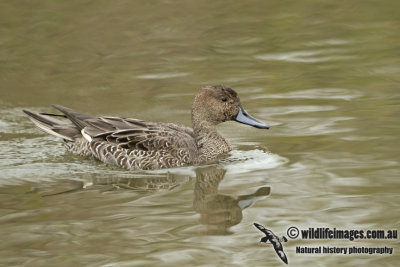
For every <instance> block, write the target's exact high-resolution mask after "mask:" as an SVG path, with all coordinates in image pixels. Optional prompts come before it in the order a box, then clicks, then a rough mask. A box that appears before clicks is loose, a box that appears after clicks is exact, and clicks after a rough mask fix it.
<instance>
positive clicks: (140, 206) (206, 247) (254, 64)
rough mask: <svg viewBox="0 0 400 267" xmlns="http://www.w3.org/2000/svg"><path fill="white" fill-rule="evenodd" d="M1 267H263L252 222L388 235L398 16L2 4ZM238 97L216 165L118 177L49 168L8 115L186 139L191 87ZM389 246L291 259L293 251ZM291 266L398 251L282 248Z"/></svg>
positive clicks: (324, 8) (57, 156)
mask: <svg viewBox="0 0 400 267" xmlns="http://www.w3.org/2000/svg"><path fill="white" fill-rule="evenodd" d="M0 6H1V8H0V10H1V11H0V12H1V16H0V81H1V83H0V95H1V99H0V129H1V131H0V158H1V160H0V203H1V204H0V221H1V224H0V234H1V236H2V240H3V242H2V243H1V244H0V264H1V265H4V266H55V265H57V266H72V265H76V266H146V265H158V266H176V265H177V264H180V265H182V266H269V265H271V266H275V265H279V264H283V263H282V262H281V261H280V260H279V258H278V257H277V255H276V254H275V252H274V250H273V249H272V247H271V245H265V244H259V243H258V241H259V239H260V238H261V237H262V233H261V232H259V231H258V230H257V229H255V228H254V227H253V225H252V224H253V223H254V222H258V223H261V224H263V225H264V226H266V227H267V228H269V229H271V230H272V231H273V232H274V233H276V234H277V235H280V236H281V235H287V234H286V231H287V229H288V228H289V227H290V226H297V227H299V228H302V229H307V228H308V227H331V228H334V227H336V228H338V229H364V230H368V229H385V230H387V229H398V226H399V219H400V217H399V213H400V205H399V201H398V197H399V189H400V187H399V186H400V184H399V181H398V177H399V161H400V155H399V145H400V144H399V138H398V136H399V130H400V127H399V119H398V118H399V115H400V108H399V100H400V97H399V93H398V88H399V77H400V75H399V74H400V67H399V56H400V53H399V51H400V47H399V44H400V42H399V30H398V29H399V24H400V20H399V16H398V10H399V8H400V5H399V2H398V1H384V2H379V3H378V2H370V1H350V2H346V3H345V2H340V3H339V2H337V3H336V2H321V1H315V0H310V1H298V2H290V1H245V2H239V1H238V2H229V3H228V2H226V1H201V2H198V1H186V2H184V3H180V4H178V3H174V2H170V1H146V2H139V1H138V2H132V1H119V2H118V3H116V2H103V3H101V2H98V1H96V2H92V1H68V2H57V1H41V2H15V1H3V2H2V3H1V4H0ZM221 83H222V84H224V85H227V86H230V87H232V88H234V89H236V91H238V93H239V95H240V97H241V100H242V103H243V105H244V107H245V108H246V110H247V111H248V112H249V113H250V114H252V115H254V117H256V118H259V119H261V120H263V121H265V122H267V123H268V124H269V125H270V126H271V129H270V130H268V131H264V130H258V129H255V128H250V127H246V126H244V125H241V124H237V123H234V122H230V123H226V124H224V125H221V127H220V130H221V132H222V133H223V134H224V136H226V137H227V138H228V139H229V140H230V141H231V143H232V144H233V146H234V151H232V153H231V154H230V155H229V157H228V158H227V159H225V160H223V161H221V162H216V163H213V164H209V165H202V166H195V167H187V168H177V169H170V170H162V171H150V172H141V171H137V172H129V171H125V170H120V169H116V168H112V167H109V166H104V165H103V164H101V163H99V162H96V161H94V160H91V159H84V158H80V157H77V156H73V155H70V154H68V153H66V152H65V150H64V148H63V146H62V143H61V142H59V140H58V139H57V138H54V137H51V136H48V135H47V134H45V133H43V132H41V131H39V130H38V129H36V128H35V127H34V126H33V124H32V123H31V122H30V121H29V120H28V119H27V118H26V117H25V116H24V115H23V114H22V112H21V109H23V108H24V109H29V110H33V111H42V112H43V111H44V112H46V111H52V110H51V108H50V107H49V105H50V104H52V103H58V104H62V105H64V106H68V107H72V108H75V109H77V110H80V111H82V112H86V113H89V114H93V115H114V116H124V117H135V118H140V119H146V120H151V121H169V122H178V123H181V124H185V125H188V126H189V125H190V112H189V110H190V107H191V102H192V100H193V96H194V94H195V93H196V92H197V90H198V89H199V88H200V87H201V86H203V85H210V84H211V85H213V84H221ZM320 245H326V246H338V247H351V246H366V247H384V246H388V247H393V248H395V252H394V255H329V254H323V255H301V254H296V246H320ZM284 251H285V252H286V255H287V256H288V259H289V263H290V264H293V265H295V266H310V265H312V266H338V265H341V266H354V265H369V266H396V265H397V264H398V261H399V259H400V257H399V252H398V251H399V246H398V240H357V241H352V242H350V241H347V240H315V241H307V240H300V239H296V240H292V239H289V241H288V242H287V243H284Z"/></svg>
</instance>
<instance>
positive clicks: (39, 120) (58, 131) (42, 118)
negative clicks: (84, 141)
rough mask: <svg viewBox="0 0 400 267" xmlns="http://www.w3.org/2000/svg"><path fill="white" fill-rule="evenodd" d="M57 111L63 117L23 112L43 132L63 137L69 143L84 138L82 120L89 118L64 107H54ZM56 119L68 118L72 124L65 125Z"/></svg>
mask: <svg viewBox="0 0 400 267" xmlns="http://www.w3.org/2000/svg"><path fill="white" fill-rule="evenodd" d="M53 107H55V108H56V109H58V110H60V111H61V112H62V113H64V114H62V115H59V114H50V113H33V112H30V111H28V110H23V112H24V113H25V114H27V115H28V116H29V118H30V119H31V121H32V122H33V123H34V124H35V125H36V126H37V127H39V128H40V129H42V130H43V131H45V132H47V133H49V134H51V135H54V136H57V137H61V138H63V139H65V140H68V141H74V140H75V139H76V138H79V137H82V134H81V129H82V128H83V127H84V125H83V121H81V119H86V118H89V116H86V115H84V114H80V113H78V112H75V111H73V110H71V109H68V108H64V107H62V106H58V105H53ZM55 117H63V118H68V119H69V120H71V121H72V123H65V122H63V121H61V120H58V119H56V118H55Z"/></svg>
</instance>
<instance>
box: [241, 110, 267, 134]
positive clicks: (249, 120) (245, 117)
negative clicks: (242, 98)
mask: <svg viewBox="0 0 400 267" xmlns="http://www.w3.org/2000/svg"><path fill="white" fill-rule="evenodd" d="M235 121H237V122H240V123H244V124H247V125H250V126H253V127H256V128H260V129H269V126H268V125H266V124H265V123H263V122H262V121H259V120H257V119H255V118H253V117H252V116H250V115H249V114H248V113H247V112H246V110H244V109H243V108H242V107H240V109H239V113H238V114H237V115H236V118H235Z"/></svg>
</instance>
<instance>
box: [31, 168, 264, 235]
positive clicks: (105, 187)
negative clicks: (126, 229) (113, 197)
mask: <svg viewBox="0 0 400 267" xmlns="http://www.w3.org/2000/svg"><path fill="white" fill-rule="evenodd" d="M195 172H196V182H195V185H194V201H193V207H194V210H195V211H196V212H197V213H199V214H200V220H199V221H200V224H202V225H204V226H205V230H204V231H203V233H204V234H230V231H229V228H230V227H232V226H234V225H236V224H238V223H240V222H241V220H242V218H243V214H242V211H243V209H245V208H247V207H249V206H251V205H252V204H253V203H254V202H256V201H257V200H261V199H264V198H266V197H267V196H268V195H269V193H270V187H267V186H265V187H260V188H258V189H257V190H255V192H254V193H252V194H248V195H239V196H231V195H225V194H220V193H219V192H218V186H219V184H220V183H221V181H222V180H223V179H224V176H225V174H226V170H225V169H223V168H222V167H221V166H218V165H217V166H208V167H198V168H197V169H196V170H195ZM192 180H193V177H192V176H191V175H182V174H174V173H169V172H168V173H164V174H149V173H145V174H142V175H141V174H138V173H136V174H135V177H134V178H132V177H130V178H122V177H119V178H117V177H115V176H114V177H113V178H110V176H109V175H107V174H101V175H97V176H96V177H92V176H90V177H88V179H84V181H72V180H67V181H65V183H61V182H60V181H58V182H57V183H56V185H57V186H55V187H54V186H50V185H48V186H44V185H41V186H40V187H38V188H36V187H33V188H32V190H31V191H30V192H28V193H36V194H40V195H42V196H43V197H50V196H56V195H61V194H66V193H74V192H78V191H82V190H85V191H86V190H89V191H93V190H98V191H100V192H105V191H114V190H120V189H125V190H126V189H127V190H130V191H133V192H136V193H137V194H136V195H137V196H138V197H141V196H145V195H147V194H149V193H150V194H152V193H155V192H161V191H176V190H181V189H179V188H181V186H182V185H184V184H188V183H190V182H191V181H192ZM182 190H187V188H186V189H182Z"/></svg>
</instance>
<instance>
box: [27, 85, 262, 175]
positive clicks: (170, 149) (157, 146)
mask: <svg viewBox="0 0 400 267" xmlns="http://www.w3.org/2000/svg"><path fill="white" fill-rule="evenodd" d="M52 106H53V107H54V108H55V109H57V110H58V111H60V112H61V113H62V114H53V113H34V112H31V111H28V110H23V112H24V113H25V114H26V115H28V117H29V118H30V119H31V121H32V122H33V123H34V124H35V125H36V126H37V127H39V128H40V129H42V130H43V131H45V132H47V133H49V134H51V135H54V136H57V137H60V138H62V139H63V140H64V144H65V147H66V149H67V150H68V151H69V152H71V153H72V154H75V155H80V156H85V157H93V158H95V159H97V160H99V161H101V162H103V163H105V164H109V165H116V166H119V167H121V168H124V169H128V170H155V169H164V168H173V167H182V166H188V165H198V164H201V163H205V162H207V161H211V160H216V159H217V158H218V157H220V156H221V155H223V154H226V153H228V152H229V151H231V150H232V145H231V144H230V143H229V141H228V140H226V139H225V138H224V137H223V136H222V135H221V134H220V133H219V132H218V130H217V126H218V125H219V124H220V123H223V122H226V121H236V122H239V123H243V124H247V125H250V126H252V127H255V128H259V129H269V126H267V125H266V124H265V123H264V122H261V121H259V120H257V119H255V118H253V117H252V116H250V115H249V114H248V113H247V112H246V111H245V109H244V108H243V107H242V104H241V102H240V99H239V96H238V94H237V93H236V92H235V91H234V90H233V89H232V88H229V87H227V86H223V85H215V86H205V87H203V88H201V89H200V90H199V91H198V93H197V94H196V96H195V98H194V101H193V105H192V110H191V118H192V125H193V128H189V127H186V126H182V125H178V124H174V123H166V122H148V121H144V120H139V119H132V118H123V117H112V116H102V117H93V116H89V115H86V114H83V113H80V112H78V111H75V110H73V109H70V108H67V107H63V106H60V105H56V104H53V105H52ZM65 119H68V120H69V122H65Z"/></svg>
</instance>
